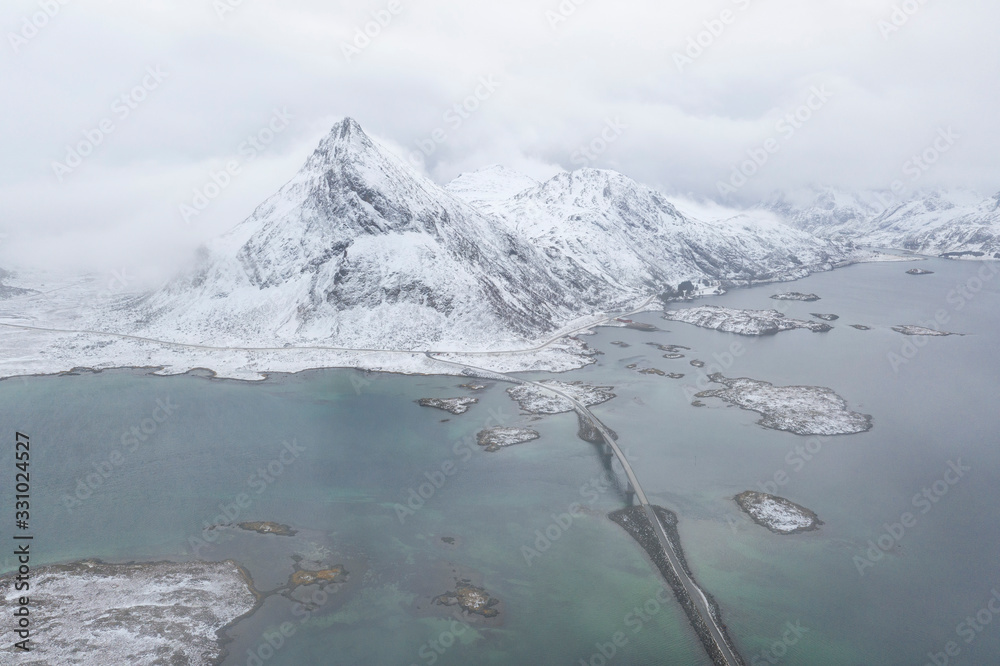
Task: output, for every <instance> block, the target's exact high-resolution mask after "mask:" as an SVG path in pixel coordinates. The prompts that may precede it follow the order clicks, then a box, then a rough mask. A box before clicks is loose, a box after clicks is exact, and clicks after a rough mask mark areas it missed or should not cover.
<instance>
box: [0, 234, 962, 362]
mask: <svg viewBox="0 0 1000 666" xmlns="http://www.w3.org/2000/svg"><path fill="white" fill-rule="evenodd" d="M866 251H868V252H870V253H876V252H878V253H879V254H871V255H870V256H868V257H856V258H854V259H852V260H849V261H843V262H838V263H834V262H830V263H828V264H825V265H818V266H809V267H804V268H803V269H802V270H803V271H805V274H804V275H798V276H783V277H776V278H770V279H760V280H747V281H738V282H737V281H725V280H724V281H722V283H723V285H724V287H725V288H726V289H727V290H733V289H751V288H754V287H761V286H766V285H773V284H786V283H792V282H798V281H799V280H802V279H805V278H807V277H810V276H812V275H817V274H820V273H829V272H833V271H835V270H838V269H842V268H849V267H851V266H858V265H864V264H872V263H898V262H901V261H919V260H927V259H935V258H941V257H933V256H926V257H925V256H921V255H914V254H912V253H910V252H908V251H905V250H885V249H871V250H866ZM890 251H891V252H897V253H898V254H896V255H886V254H885V253H886V252H890ZM949 261H954V260H949ZM826 266H828V267H826ZM714 295H715V294H708V295H701V296H698V297H696V298H692V299H669V300H663V299H662V297H661V296H658V295H655V294H654V295H650V296H647V297H645V300H643V301H642V304H641V305H639V306H638V307H636V308H635V309H631V310H629V311H627V312H622V313H614V314H609V313H599V314H593V315H583V316H581V317H579V318H578V319H577V320H575V321H573V322H569V323H568V324H566V325H565V326H563V327H562V328H561V329H558V331H557V333H556V335H555V337H550V338H547V339H545V340H542V341H527V342H525V343H524V344H527V345H530V344H532V343H534V342H539V343H540V344H538V345H536V346H533V347H525V348H523V349H509V350H499V351H489V350H463V351H458V350H451V351H420V350H403V349H385V350H378V349H349V348H343V347H325V346H321V345H316V346H308V345H307V346H301V347H294V346H292V347H251V346H248V347H213V346H209V345H200V344H197V343H187V342H179V341H170V340H157V339H153V338H145V337H142V336H136V335H130V334H126V333H114V332H109V331H90V330H83V329H81V330H71V329H47V328H44V327H38V326H29V325H26V324H13V323H5V322H0V329H8V330H13V331H26V332H31V333H36V334H48V335H59V336H81V335H82V336H106V337H111V338H115V339H116V340H121V341H124V342H132V343H138V344H149V345H158V346H160V347H164V348H168V349H170V350H173V349H190V350H196V351H201V352H203V353H205V354H246V355H248V356H249V355H254V354H283V353H287V354H295V353H313V354H324V353H325V354H331V355H343V356H344V357H346V358H342V359H331V361H332V362H330V363H324V362H322V361H318V360H316V361H315V362H312V363H311V362H310V360H308V359H307V360H305V361H303V362H302V363H301V364H298V365H297V364H296V363H294V362H288V363H285V365H289V366H292V367H294V368H295V369H289V370H275V369H267V368H274V367H276V366H280V365H283V364H282V363H281V362H272V363H270V364H269V365H268V364H267V361H266V360H265V361H264V362H263V363H262V364H261V367H262V368H264V369H260V370H255V369H250V368H248V367H246V366H248V365H249V363H250V362H252V361H249V360H248V362H247V363H246V364H244V365H243V366H242V367H239V368H228V369H227V368H224V367H223V366H224V365H225V364H224V363H222V364H219V365H217V366H215V367H209V364H205V363H203V362H202V361H204V360H205V359H199V364H198V365H195V366H193V367H187V368H186V369H184V370H178V371H176V372H170V369H171V368H175V367H184V366H183V365H180V364H169V363H156V362H154V363H152V364H150V365H138V364H134V363H130V362H128V361H121V364H120V365H118V364H116V361H114V360H112V361H107V362H106V363H107V364H108V367H91V366H87V365H84V363H85V362H86V361H85V360H84V359H80V360H79V361H73V362H71V363H74V365H73V367H71V368H67V369H60V370H52V371H51V372H49V371H39V372H29V373H24V374H8V373H9V372H10V371H9V370H3V369H0V381H3V380H6V379H16V378H26V377H53V376H59V375H64V374H66V373H70V372H73V371H75V370H87V371H89V372H95V373H96V372H103V371H106V370H134V369H141V370H146V369H148V370H151V372H150V373H149V374H151V375H154V376H183V375H187V374H190V373H192V372H195V371H204V372H208V373H211V374H212V377H210V378H211V379H231V380H236V381H244V382H264V381H267V380H268V379H270V378H271V377H272V376H276V375H297V374H301V373H303V372H308V371H312V370H334V369H355V370H360V371H363V372H375V373H379V374H396V375H410V376H447V375H452V374H453V373H450V372H447V371H442V372H422V371H420V370H421V368H420V367H419V366H420V365H423V363H422V362H421V361H422V359H424V358H426V357H427V355H428V354H439V355H441V356H445V357H459V358H461V357H472V358H477V357H478V358H490V357H493V358H494V359H495V360H497V361H499V363H498V364H497V365H498V366H499V369H497V370H496V372H500V373H519V372H550V373H553V374H564V373H567V372H573V371H575V370H579V369H581V368H584V367H586V366H588V365H591V364H593V363H595V362H596V360H595V356H593V355H588V354H587V353H586V352H587V351H588V350H589V348H588V347H587V345H586V343H585V342H584V341H582V340H579V339H576V338H575V336H577V335H587V334H591V333H592V332H593V330H594V329H596V328H599V327H605V326H610V327H616V326H615V325H614V323H613V322H614V321H615V320H616V319H619V318H622V317H628V316H632V315H638V314H643V313H646V312H651V313H660V314H662V313H663V312H664V311H665V309H666V308H668V307H670V304H671V303H685V302H692V301H694V300H701V299H707V298H711V297H712V296H714ZM11 300H13V299H11ZM587 319H593V321H590V322H588V323H586V324H581V323H580V322H582V321H584V320H587ZM559 343H563V344H564V345H566V347H567V348H564V349H559V348H557V347H556V346H557V345H558V344H559ZM574 344H576V345H579V347H578V348H577V349H575V350H571V349H569V347H573V346H574ZM45 346H48V345H45ZM56 348H58V346H56ZM168 353H169V352H168ZM532 354H534V355H537V356H536V357H535V358H533V359H531V358H525V361H524V362H523V363H517V362H515V359H518V358H519V357H521V358H524V357H530V355H532ZM545 354H548V355H549V357H548V358H545V356H544V355H545ZM365 356H367V357H370V361H369V362H364V361H363V358H360V357H365ZM392 356H409V357H410V359H409V360H410V361H411V362H412V361H414V360H416V361H418V362H417V363H416V364H415V367H414V366H410V367H407V365H406V364H405V363H400V364H397V363H393V362H391V361H389V360H388V359H386V358H385V357H392ZM371 357H374V358H371ZM379 357H381V358H379ZM208 360H211V359H208ZM56 363H58V362H56ZM94 365H104V363H95V364H94ZM211 365H214V364H211ZM445 365H446V364H445ZM511 365H515V366H516V365H520V366H521V367H508V366H511ZM424 369H426V368H424ZM240 374H243V375H254V376H252V377H247V376H239V375H240ZM456 376H457V375H456Z"/></svg>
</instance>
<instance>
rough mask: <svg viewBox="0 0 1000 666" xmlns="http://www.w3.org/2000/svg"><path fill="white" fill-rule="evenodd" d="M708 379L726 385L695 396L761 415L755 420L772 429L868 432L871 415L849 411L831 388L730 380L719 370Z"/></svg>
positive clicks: (803, 432)
mask: <svg viewBox="0 0 1000 666" xmlns="http://www.w3.org/2000/svg"><path fill="white" fill-rule="evenodd" d="M710 379H711V380H712V381H713V382H715V383H716V384H723V385H724V386H725V387H726V388H724V389H717V390H713V391H702V392H701V393H698V394H696V395H695V397H696V398H719V399H720V400H724V401H726V402H728V403H730V404H733V405H736V406H737V407H739V408H740V409H745V410H748V411H753V412H757V413H758V414H760V415H761V417H762V418H761V419H760V421H758V422H757V423H758V424H759V425H761V426H763V427H765V428H770V429H772V430H783V431H785V432H791V433H795V434H796V435H804V436H809V435H853V434H856V433H861V432H868V431H869V430H871V429H872V427H873V426H874V422H873V420H872V417H871V416H869V415H867V414H859V413H857V412H852V411H851V410H850V409H848V408H847V401H846V400H844V399H843V398H841V397H840V396H839V395H837V394H836V393H834V392H833V390H832V389H828V388H823V387H817V386H774V385H773V384H770V383H768V382H762V381H758V380H756V379H748V378H746V377H742V378H740V379H729V378H727V377H724V376H722V374H721V373H715V374H713V375H711V377H710Z"/></svg>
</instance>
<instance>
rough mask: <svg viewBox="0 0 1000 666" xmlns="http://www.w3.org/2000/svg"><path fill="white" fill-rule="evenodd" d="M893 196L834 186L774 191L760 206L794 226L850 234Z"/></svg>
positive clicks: (883, 208)
mask: <svg viewBox="0 0 1000 666" xmlns="http://www.w3.org/2000/svg"><path fill="white" fill-rule="evenodd" d="M892 201H894V198H893V197H892V195H891V193H889V192H860V193H855V192H846V191H844V190H838V189H836V188H833V187H823V188H817V189H809V190H798V191H792V192H781V193H777V194H775V195H774V196H772V197H771V198H770V199H768V200H767V201H766V202H764V204H763V205H762V206H761V208H764V209H766V210H770V211H773V212H774V213H776V214H777V215H779V216H780V217H781V218H782V219H783V220H784V221H786V222H788V223H789V224H791V225H792V226H794V227H795V228H797V229H802V230H803V231H807V232H809V233H812V234H819V235H822V236H827V237H830V236H839V235H843V236H852V235H854V234H856V233H858V232H859V231H861V230H863V229H864V228H865V225H866V224H868V223H869V222H870V221H871V220H873V219H875V218H876V217H878V216H879V215H880V214H881V213H882V212H883V211H884V210H885V208H886V202H892Z"/></svg>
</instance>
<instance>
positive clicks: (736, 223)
mask: <svg viewBox="0 0 1000 666" xmlns="http://www.w3.org/2000/svg"><path fill="white" fill-rule="evenodd" d="M449 189H450V191H446V190H445V189H443V188H441V187H438V186H437V185H435V184H434V183H432V182H430V181H429V180H427V179H425V178H423V177H421V176H419V175H417V174H415V173H413V172H412V171H411V170H410V168H409V167H408V166H406V165H405V164H403V163H402V162H401V161H400V160H399V159H397V158H396V157H394V156H393V155H392V154H391V153H389V152H388V151H386V150H384V149H382V148H381V147H379V146H378V145H377V144H376V143H375V142H374V141H372V140H371V139H370V138H369V137H368V136H367V135H366V134H365V133H364V132H363V131H362V129H361V128H360V127H359V126H358V124H357V123H355V122H354V121H353V120H350V119H347V120H344V121H343V122H341V123H339V124H338V125H337V126H335V127H334V128H333V131H332V132H331V133H330V134H329V135H328V136H327V137H326V138H324V139H323V141H322V142H321V143H320V145H319V146H318V147H317V149H316V150H315V151H314V152H313V154H312V155H311V156H310V157H309V158H308V159H307V160H306V162H305V164H304V165H303V167H302V169H301V170H300V171H299V172H298V173H297V174H296V175H295V176H294V177H293V178H292V179H291V180H290V181H289V182H288V183H286V184H285V185H284V186H283V187H282V188H281V189H280V190H279V191H278V192H277V193H275V194H274V195H273V196H271V197H269V198H268V199H267V200H266V201H265V202H264V203H263V204H261V205H260V206H259V207H258V208H257V210H255V211H254V213H253V214H252V215H251V216H250V217H249V218H247V219H246V220H245V221H244V222H242V223H241V224H239V225H237V227H236V228H234V229H233V230H232V231H231V232H230V233H228V234H226V235H225V236H223V237H222V238H220V239H219V240H218V241H217V242H215V243H213V244H212V245H211V246H209V247H207V248H205V249H204V250H203V251H202V252H201V253H200V256H199V259H198V266H197V267H196V269H194V270H193V271H191V272H190V273H189V274H187V275H186V276H184V277H181V278H179V279H177V280H175V281H173V282H172V283H170V284H169V285H167V286H166V287H164V288H163V289H160V290H159V291H156V292H154V293H151V294H148V295H145V296H143V297H140V298H137V299H134V300H130V301H127V302H125V303H118V304H115V309H114V310H108V311H104V312H103V313H102V314H101V315H99V316H98V319H99V321H97V322H95V323H94V324H93V328H94V329H97V330H111V331H117V332H122V333H130V334H138V335H140V336H143V337H149V338H155V339H166V340H176V341H182V342H189V343H196V344H211V345H214V346H231V347H270V346H280V345H281V344H286V345H295V346H317V345H321V346H330V347H344V348H352V349H402V350H407V349H428V348H434V349H442V348H447V349H451V350H463V349H464V350H488V349H510V348H519V347H524V346H528V345H529V343H530V342H532V341H537V340H540V339H543V338H545V337H546V336H547V335H549V334H551V333H553V332H555V331H557V330H558V329H561V328H563V327H565V326H567V325H568V324H570V323H571V322H574V321H576V320H578V319H580V318H581V317H587V316H591V315H594V314H596V313H601V312H613V311H618V310H620V309H625V308H628V307H629V306H634V305H636V304H638V303H640V302H643V301H645V300H647V299H648V298H649V296H651V295H653V294H663V293H671V292H672V291H673V290H675V289H676V288H677V287H678V286H679V285H680V283H681V282H683V281H685V280H697V279H705V280H707V279H709V278H711V279H719V280H722V281H724V282H731V283H741V284H746V283H748V282H751V281H761V280H778V279H791V278H794V277H801V276H803V275H806V274H807V273H808V272H809V271H810V270H817V269H828V268H831V267H832V264H833V263H834V262H836V261H841V260H843V259H844V255H843V254H842V253H841V252H840V251H839V250H838V249H836V247H835V246H833V245H832V244H831V243H829V242H827V241H820V240H816V239H814V238H812V237H810V236H809V235H807V234H805V233H803V232H800V231H796V230H794V229H790V228H789V227H787V226H786V225H783V224H779V223H775V222H767V221H764V220H758V219H754V218H752V217H748V216H738V217H735V218H732V219H725V220H709V221H702V220H695V219H691V218H688V217H686V216H685V215H683V214H682V213H680V212H679V211H678V210H677V209H676V208H675V207H674V206H673V205H672V204H671V203H670V202H669V201H667V200H666V198H665V197H663V195H661V194H660V193H658V192H656V191H654V190H651V189H649V188H647V187H644V186H642V185H639V184H638V183H636V182H635V181H632V180H631V179H629V178H626V177H625V176H622V175H621V174H618V173H615V172H610V171H598V170H594V169H584V170H581V171H578V172H574V173H564V174H560V175H558V176H556V177H555V178H552V179H551V180H549V181H547V182H545V183H536V182H535V181H533V180H532V179H530V178H526V177H524V176H521V175H520V174H517V173H516V172H513V171H510V170H509V169H504V168H501V167H491V168H490V169H486V170H484V171H481V172H477V173H476V174H470V175H467V176H463V177H460V178H459V179H458V180H457V181H456V182H454V183H452V185H451V186H450V188H449ZM459 197H461V199H460V198H459ZM462 199H464V200H465V201H463V200H462ZM468 202H472V203H468Z"/></svg>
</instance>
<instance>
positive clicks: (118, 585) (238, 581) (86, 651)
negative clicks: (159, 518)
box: [0, 562, 257, 666]
mask: <svg viewBox="0 0 1000 666" xmlns="http://www.w3.org/2000/svg"><path fill="white" fill-rule="evenodd" d="M13 582H14V580H13V576H8V577H6V578H2V579H0V598H2V599H3V600H4V608H7V609H12V608H15V607H16V605H17V598H18V597H19V596H22V595H23V593H20V592H16V591H15V590H14V585H13ZM32 590H33V591H34V592H33V593H32V594H31V612H32V617H33V620H32V621H33V623H34V633H35V635H36V636H37V637H38V640H37V641H32V646H33V649H32V651H31V652H30V653H27V654H26V655H21V656H19V657H18V658H16V659H15V658H14V657H13V656H12V654H11V652H10V650H12V648H8V647H5V648H2V649H0V663H4V664H14V663H20V664H38V665H39V666H40V665H42V664H60V665H65V666H72V665H79V666H87V665H89V664H95V663H101V664H213V663H217V661H218V659H219V658H220V656H221V655H222V645H221V643H220V637H219V631H220V630H222V629H223V628H224V627H226V626H227V625H229V624H230V623H232V622H233V621H234V620H236V619H237V618H240V617H242V616H243V615H246V614H247V613H249V612H250V611H252V610H253V609H254V608H255V607H256V605H257V597H256V595H255V594H254V593H253V591H252V590H251V589H250V587H249V585H248V581H247V579H246V578H245V576H244V574H243V572H242V571H241V570H240V569H239V567H238V566H237V565H236V564H235V563H233V562H219V563H202V562H191V563H185V564H173V563H160V564H122V565H117V564H116V565H112V564H102V563H97V562H82V563H78V564H70V565H59V566H52V567H46V568H44V569H39V570H38V571H35V572H33V581H32ZM4 615H5V617H8V618H10V617H11V616H10V615H9V614H8V613H4ZM4 634H5V635H7V636H12V635H13V631H5V632H4ZM5 653H6V654H7V656H6V657H5V656H4V655H5ZM95 659H96V661H95Z"/></svg>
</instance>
